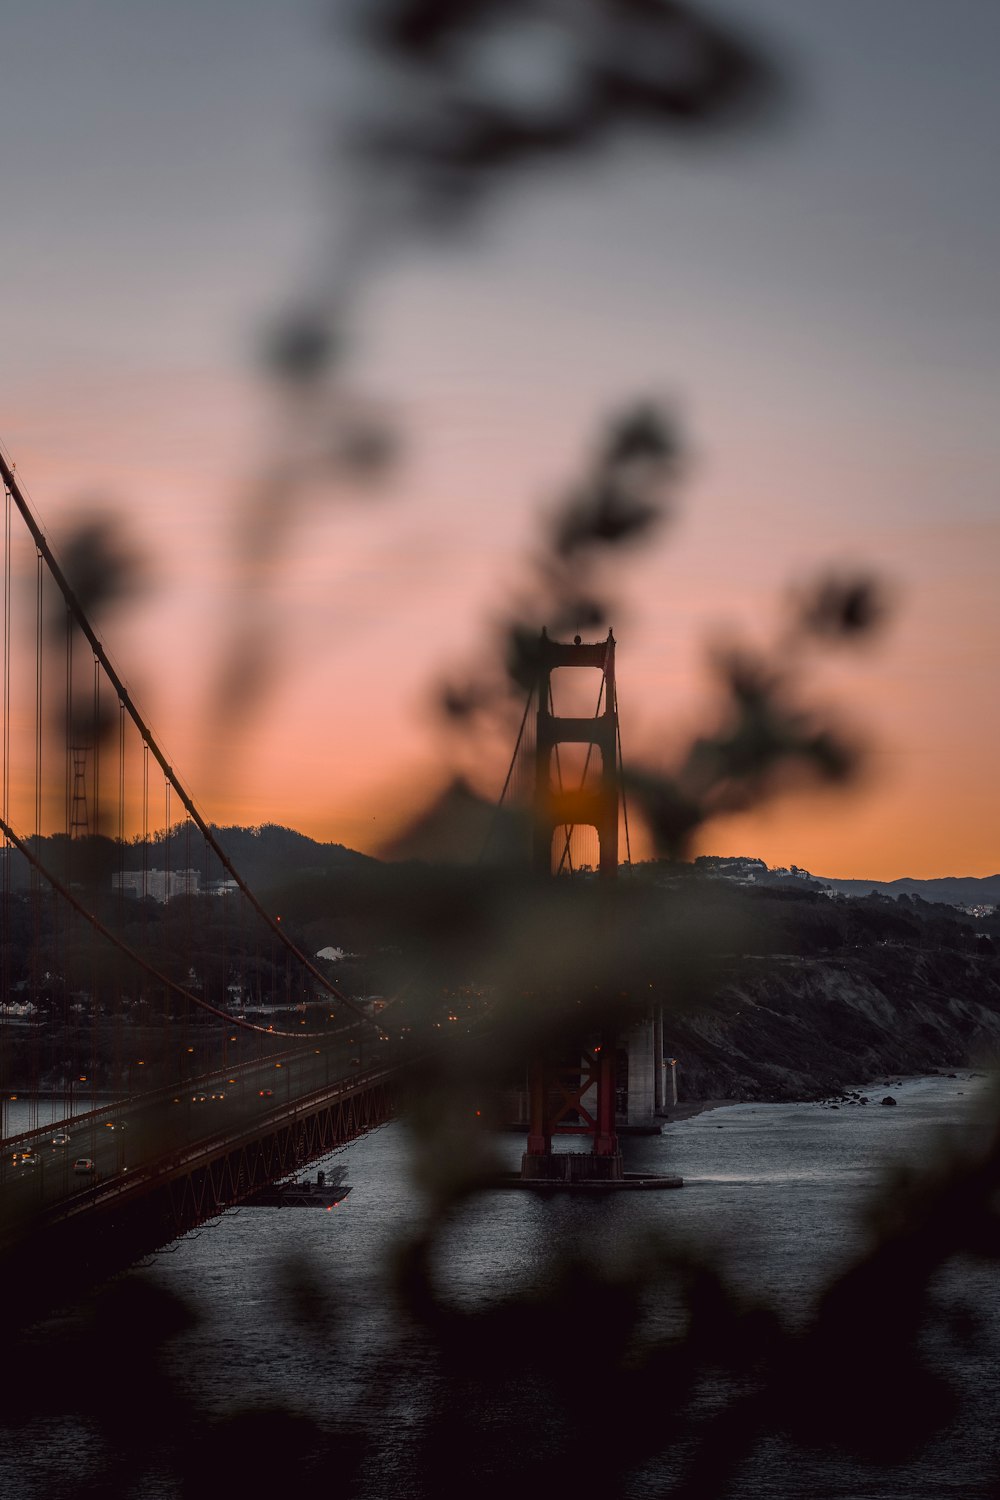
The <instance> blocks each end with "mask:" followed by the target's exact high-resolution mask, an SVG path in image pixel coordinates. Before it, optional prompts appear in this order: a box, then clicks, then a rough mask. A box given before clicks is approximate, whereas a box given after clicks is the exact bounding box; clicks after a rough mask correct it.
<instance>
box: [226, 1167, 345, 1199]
mask: <svg viewBox="0 0 1000 1500" xmlns="http://www.w3.org/2000/svg"><path fill="white" fill-rule="evenodd" d="M346 1176H347V1168H346V1167H334V1168H332V1169H331V1170H330V1171H328V1172H317V1173H316V1181H315V1182H313V1180H312V1178H311V1177H307V1178H306V1179H305V1181H304V1182H276V1183H274V1184H273V1185H272V1186H271V1187H266V1188H261V1190H260V1192H259V1193H254V1195H253V1197H252V1198H248V1199H247V1203H248V1205H249V1206H250V1207H252V1208H333V1207H334V1206H335V1204H337V1203H339V1202H340V1201H341V1199H343V1198H346V1197H347V1195H348V1193H349V1192H350V1191H351V1189H350V1187H349V1186H348V1185H347V1183H345V1181H344V1178H345V1177H346Z"/></svg>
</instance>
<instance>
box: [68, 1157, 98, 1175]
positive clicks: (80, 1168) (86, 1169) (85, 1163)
mask: <svg viewBox="0 0 1000 1500" xmlns="http://www.w3.org/2000/svg"><path fill="white" fill-rule="evenodd" d="M73 1171H74V1172H76V1173H78V1174H79V1175H80V1176H81V1177H90V1176H92V1175H93V1174H94V1173H95V1172H96V1171H97V1168H96V1167H95V1166H94V1163H93V1162H92V1161H91V1159H90V1157H89V1156H78V1157H77V1159H76V1161H75V1162H74V1163H73Z"/></svg>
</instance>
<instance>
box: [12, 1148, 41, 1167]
mask: <svg viewBox="0 0 1000 1500" xmlns="http://www.w3.org/2000/svg"><path fill="white" fill-rule="evenodd" d="M41 1159H42V1158H41V1157H40V1156H39V1155H38V1152H37V1151H15V1152H14V1165H15V1167H37V1166H38V1164H39V1162H40V1161H41Z"/></svg>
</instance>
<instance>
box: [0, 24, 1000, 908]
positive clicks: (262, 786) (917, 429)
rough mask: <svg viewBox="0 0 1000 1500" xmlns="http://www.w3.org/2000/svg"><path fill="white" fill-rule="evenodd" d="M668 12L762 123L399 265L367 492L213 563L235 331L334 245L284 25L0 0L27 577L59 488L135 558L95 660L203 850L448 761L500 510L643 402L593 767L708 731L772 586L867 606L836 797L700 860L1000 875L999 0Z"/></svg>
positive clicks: (541, 177) (12, 370) (352, 802)
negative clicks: (858, 588)
mask: <svg viewBox="0 0 1000 1500" xmlns="http://www.w3.org/2000/svg"><path fill="white" fill-rule="evenodd" d="M703 8H704V9H705V10H706V11H708V12H709V13H711V14H714V15H716V16H725V17H732V18H736V19H739V20H742V21H743V22H746V23H748V24H749V23H752V28H753V35H754V36H755V37H756V38H757V40H758V42H759V43H760V45H762V46H763V47H765V48H766V49H768V50H769V51H770V52H771V54H772V55H773V56H774V57H775V59H776V60H777V61H778V62H779V63H780V65H781V67H782V68H783V69H784V70H785V71H786V73H787V76H788V79H789V81H790V85H791V87H790V95H791V98H790V102H789V104H788V106H787V108H786V110H785V112H784V114H783V116H782V117H781V118H780V119H776V120H775V121H774V122H773V123H770V124H767V125H764V126H762V127H761V128H760V129H759V130H757V131H755V132H753V133H750V132H747V133H745V134H741V135H739V136H736V137H734V138H731V139H726V138H725V137H723V136H719V137H718V138H717V139H713V140H711V141H701V142H683V141H680V140H674V141H672V142H671V141H669V140H664V139H662V138H656V139H654V138H645V139H644V138H641V137H636V138H630V139H626V140H622V141H620V142H618V143H616V144H615V146H614V147H613V149H611V150H610V151H608V152H606V153H605V154H604V155H603V156H602V157H601V158H600V159H599V160H597V161H595V162H588V163H586V164H578V165H575V166H574V165H568V164H553V165H551V166H546V167H544V168H541V169H538V170H535V171H533V172H531V173H530V174H528V175H527V176H526V177H525V178H523V179H522V180H519V181H517V182H512V183H511V184H510V185H509V186H508V187H507V188H506V189H505V190H504V191H503V192H502V193H501V194H498V195H497V196H496V197H494V198H493V200H492V201H491V203H490V205H489V207H488V210H487V212H486V213H485V214H484V215H483V217H482V218H481V219H480V220H479V221H478V222H477V224H476V226H475V228H474V230H473V231H471V232H470V233H469V234H467V235H463V236H459V237H453V238H448V237H440V238H438V239H433V238H429V239H426V240H424V241H421V242H414V243H410V244H407V245H405V246H401V247H399V249H398V251H397V253H396V255H395V256H394V257H393V258H392V259H391V260H390V262H389V263H388V264H387V265H385V266H384V267H382V268H378V269H377V270H376V271H375V273H373V274H372V275H371V276H370V277H369V278H368V280H367V282H366V284H365V286H364V295H363V298H362V300H361V301H360V302H359V304H358V306H357V307H356V309H355V319H354V336H355V347H354V349H353V351H352V361H353V366H352V375H353V378H354V379H355V381H356V383H357V385H358V387H359V388H361V389H363V390H364V391H365V392H367V393H369V394H370V395H371V396H372V397H373V398H375V399H377V400H378V402H379V403H380V404H381V406H382V407H384V409H385V410H386V411H387V412H389V413H391V415H392V417H393V419H394V420H395V422H396V423H397V424H398V427H399V430H400V433H401V435H402V456H401V461H400V464H399V466H398V470H397V472H396V473H395V475H394V476H393V479H392V482H391V484H389V485H387V486H386V488H385V491H384V492H382V491H375V492H371V493H364V494H362V495H359V496H345V495H343V494H336V495H326V496H324V495H317V496H316V497H315V498H314V499H313V500H312V502H311V503H310V505H309V506H308V507H305V508H300V509H299V510H298V511H297V513H296V514H294V515H290V516H289V519H288V525H287V526H286V527H285V529H284V534H283V536H282V540H281V546H280V548H277V547H276V548H272V549H271V550H270V553H269V555H268V557H267V559H266V565H257V566H254V567H250V566H249V565H248V564H247V563H246V561H245V559H244V560H243V561H241V558H242V557H243V554H241V552H240V549H239V546H238V545H237V541H238V538H239V535H240V528H241V526H242V525H243V524H244V519H243V518H244V501H245V494H246V491H247V487H248V485H249V484H250V482H251V481H252V477H253V475H254V473H255V472H259V470H260V467H261V466H262V465H263V464H264V463H265V462H266V460H267V455H268V453H269V451H270V450H269V444H270V442H271V434H272V432H273V431H274V430H275V428H276V427H277V414H276V412H275V410H274V398H273V395H272V393H270V392H269V390H268V389H267V387H266V385H265V383H264V382H263V380H262V379H261V377H260V373H259V370H258V368H257V366H256V365H255V356H256V350H257V348H258V345H259V340H260V334H261V330H262V328H263V327H264V326H265V325H266V324H267V323H268V322H269V321H270V320H271V319H272V318H273V317H274V316H275V315H276V314H277V313H280V312H281V310H282V309H283V308H285V307H286V306H288V305H290V304H294V302H295V301H296V300H297V297H298V295H299V293H300V290H301V289H302V288H306V289H307V290H308V288H309V287H310V286H312V285H314V284H315V282H316V280H317V278H321V276H322V270H323V260H324V256H325V255H327V254H328V253H330V251H329V247H330V246H331V245H333V244H335V243H336V239H337V229H338V225H337V214H338V211H340V209H339V205H338V196H337V191H336V180H335V179H331V175H330V171H329V166H328V162H329V149H328V143H329V141H330V139H331V135H332V124H331V121H332V119H333V117H334V115H335V114H336V106H337V105H338V103H339V101H340V99H341V96H342V89H343V73H344V69H343V61H344V60H343V57H342V56H338V55H336V53H335V49H334V47H333V45H332V43H331V41H330V34H329V27H328V25H325V24H324V22H323V19H322V8H321V7H320V6H319V5H318V4H303V5H300V6H296V5H295V4H290V3H289V4H279V3H277V0H215V3H214V4H212V5H209V6H206V5H203V4H198V3H195V0H172V3H171V4H170V5H163V4H156V3H155V0H140V3H136V0H88V3H80V4H78V5H74V6H66V5H65V4H64V3H62V0H13V3H11V4H10V5H9V6H8V7H7V9H6V16H5V26H4V81H3V88H2V90H0V141H2V143H3V144H2V147H0V151H2V157H0V160H2V169H0V171H2V182H3V190H4V191H3V199H4V215H3V223H2V228H0V266H2V269H3V275H2V280H0V309H2V328H3V341H2V355H0V440H2V441H3V443H4V445H5V447H6V449H7V450H8V451H9V452H10V454H11V455H12V456H13V458H14V459H15V460H16V461H17V466H18V475H19V477H21V478H23V480H24V482H25V484H26V486H27V488H28V490H29V491H30V494H31V497H32V500H33V503H34V506H35V509H36V513H37V514H38V515H39V517H40V519H41V520H42V523H43V525H44V527H45V529H46V531H47V533H48V535H49V536H50V538H51V540H52V542H53V544H54V546H55V547H56V550H57V551H58V548H59V539H60V536H61V535H66V534H67V533H68V530H69V528H70V527H71V526H72V522H73V516H74V513H75V512H77V511H78V510H79V509H80V507H81V506H85V505H91V504H92V503H93V502H94V500H95V498H96V499H97V500H98V501H99V502H100V503H101V504H102V505H104V506H106V507H110V508H112V509H113V510H114V512H115V513H116V514H117V515H118V516H119V517H120V518H121V522H122V527H123V533H124V534H125V535H126V536H127V537H128V539H129V541H130V544H131V545H133V546H134V547H135V548H136V549H137V550H138V551H139V552H140V553H141V554H142V555H143V556H144V557H145V559H146V571H147V576H148V579H149V585H150V586H149V588H148V589H147V590H146V591H145V592H144V593H143V595H142V596H141V597H140V598H138V599H136V600H135V601H133V602H132V603H131V604H129V605H127V606H122V607H121V608H120V609H119V610H118V611H117V612H115V613H112V614H109V615H108V617H107V619H106V620H105V621H103V622H102V633H103V636H104V638H105V640H106V642H107V645H108V647H109V649H110V651H111V653H112V655H113V656H114V658H115V660H116V661H117V663H118V665H119V667H120V669H121V670H122V672H123V673H124V675H125V676H126V678H127V679H128V681H129V684H130V685H131V686H132V687H133V689H134V690H135V692H136V694H137V696H138V698H139V700H140V701H141V703H142V705H143V707H144V708H145V710H146V711H147V713H148V715H149V718H150V719H151V721H152V723H153V725H154V727H155V728H156V730H157V731H158V733H159V735H160V738H161V740H162V741H163V743H164V748H165V749H166V751H167V753H168V754H169V755H170V757H171V759H172V762H173V765H174V766H175V768H176V769H177V770H178V772H179V774H180V775H181V777H182V779H183V780H184V781H185V783H186V784H187V785H188V787H189V788H190V790H191V791H192V793H193V795H194V797H195V799H196V801H197V802H198V803H199V806H200V807H201V809H202V811H203V812H204V813H205V815H206V816H208V817H209V818H211V819H212V820H214V821H217V822H241V823H258V822H278V823H285V824H288V825H290V826H293V827H296V828H299V829H301V830H302V831H303V832H306V833H309V834H311V835H312V836H314V837H316V838H321V839H331V840H336V841H339V842H343V843H346V844H348V845H350V846H352V847H355V848H359V849H362V850H370V851H374V850H376V849H377V848H378V847H379V845H380V843H381V842H382V841H383V840H384V839H386V838H388V837H389V835H390V834H391V832H392V830H393V828H394V826H395V824H396V823H397V821H398V819H399V816H400V813H401V811H402V810H404V809H405V808H407V807H413V806H414V805H415V804H416V802H417V800H418V799H419V795H420V793H421V791H422V790H426V788H427V785H428V777H429V776H432V775H435V774H437V773H438V772H440V771H442V770H444V769H446V767H447V764H448V762H447V755H448V747H447V741H446V740H445V739H444V738H443V737H442V733H441V731H440V729H439V727H438V726H437V724H436V722H435V719H434V716H433V714H432V713H431V710H430V703H431V699H432V695H433V690H434V687H435V686H436V685H437V684H438V683H439V682H440V680H441V679H442V677H443V676H445V675H446V674H447V673H448V672H449V671H455V672H456V673H457V672H460V671H462V670H463V669H466V668H467V667H468V666H469V664H470V663H473V662H474V661H475V660H476V657H477V653H481V652H483V651H484V650H485V649H486V644H487V642H488V639H489V627H490V623H491V621H492V620H493V619H494V618H495V616H496V615H497V614H498V613H499V612H500V611H502V610H503V608H504V607H505V604H506V603H507V601H508V598H509V595H510V592H511V591H512V590H513V589H514V588H515V587H516V585H517V583H518V580H519V577H520V570H521V566H522V561H523V559H524V558H525V557H526V556H528V555H529V554H530V553H531V551H532V549H533V548H534V545H535V541H536V537H537V535H538V525H539V512H540V508H542V507H545V506H546V505H548V504H550V503H551V501H552V499H553V497H554V496H557V495H558V494H559V492H560V490H561V489H562V487H563V486H564V485H565V484H566V483H567V482H569V481H572V479H573V478H574V477H575V476H576V475H578V474H579V473H580V472H581V470H582V468H583V466H584V464H585V462H586V457H587V454H588V451H589V449H590V446H591V444H592V441H593V438H594V435H595V433H596V432H597V431H598V429H599V427H600V424H601V422H602V421H603V420H604V418H605V417H606V416H607V415H608V414H609V413H613V412H614V411H615V410H617V409H619V408H621V407H622V405H623V404H625V403H627V402H628V401H630V400H631V399H633V398H635V397H643V398H645V397H656V398H661V399H662V400H663V401H664V402H665V404H666V405H667V407H668V408H669V409H671V410H672V411H673V412H674V413H675V415H676V418H677V420H678V422H679V425H680V427H681V430H682V431H683V433H684V435H685V444H686V448H687V451H688V462H687V470H686V476H685V479H684V483H683V485H682V487H681V490H680V495H679V504H678V513H677V515H676V517H675V519H674V521H673V524H672V526H671V527H670V529H669V530H668V531H667V532H665V533H664V536H663V540H662V546H659V547H657V548H645V549H643V551H642V552H641V553H640V554H639V555H638V556H636V557H635V558H634V559H633V565H632V568H631V571H630V574H629V577H628V581H627V589H626V590H625V592H626V594H627V599H626V602H625V604H624V605H623V613H622V616H621V618H620V619H616V620H615V621H613V624H614V627H615V634H616V636H617V638H618V641H619V652H618V678H619V697H620V703H621V715H622V736H623V748H624V751H625V755H626V758H628V757H629V756H630V755H638V754H640V753H641V754H642V755H643V756H645V757H647V758H648V759H651V760H654V761H655V760H657V759H659V760H661V761H663V762H664V763H666V762H668V761H669V758H670V756H671V754H672V753H674V752H676V750H677V749H678V748H679V747H680V746H682V745H683V744H684V742H685V739H686V737H688V736H689V735H690V734H691V733H692V732H695V731H697V730H698V729H699V728H700V727H701V726H702V725H703V724H704V723H705V722H706V717H707V716H708V715H709V714H710V703H709V696H708V688H707V685H706V684H707V679H706V674H705V659H706V653H707V649H708V646H709V644H710V643H711V642H712V641H713V640H716V639H718V638H719V636H720V635H737V636H741V637H744V638H747V639H750V640H753V641H759V642H767V641H768V640H769V639H771V638H772V637H773V636H774V635H775V634H776V632H777V630H778V628H779V624H780V618H781V608H782V603H783V600H784V598H785V596H786V593H787V590H788V588H789V587H790V586H791V585H794V584H795V583H801V582H802V581H803V580H804V579H806V578H809V577H812V576H814V575H816V574H817V573H819V572H821V571H822V570H823V569H824V568H825V567H827V566H836V567H847V566H851V565H860V566H863V567H865V568H866V569H872V570H874V571H876V572H878V573H879V574H881V575H882V576H884V578H885V579H886V580H887V584H888V586H889V590H890V593H891V596H892V598H893V600H894V617H893V619H892V622H891V624H890V625H889V626H888V627H887V628H886V630H885V631H884V632H883V633H882V634H881V635H880V636H879V638H878V640H877V641H874V642H872V644H871V646H870V648H869V649H867V650H866V651H864V652H863V653H861V654H859V655H858V656H856V657H855V656H851V657H848V656H847V655H844V656H843V657H840V656H838V657H837V658H835V659H833V660H830V661H818V662H817V667H816V672H815V679H814V680H812V681H810V683H809V694H810V697H811V699H812V701H814V702H816V703H818V704H821V705H823V706H828V707H830V708H831V709H832V710H834V711H835V712H836V714H837V716H838V718H839V719H840V720H842V721H843V722H844V723H846V724H847V725H848V726H849V727H850V729H851V730H853V731H855V732H857V733H858V734H859V735H861V736H862V737H863V738H864V740H865V741H866V742H867V743H868V744H869V746H870V752H869V762H868V765H869V769H868V773H867V776H866V777H865V779H864V782H863V784H862V785H861V786H860V787H859V788H858V789H857V790H856V791H854V792H853V793H852V794H851V795H850V796H848V797H845V796H842V795H840V796H837V797H836V798H834V797H833V796H832V795H830V796H827V797H824V798H822V799H819V800H806V799H805V798H802V797H798V798H789V799H788V800H787V801H786V802H783V803H782V804H780V806H776V807H773V808H770V809H769V810H768V811H767V812H766V814H765V813H758V814H755V815H753V816H749V815H748V816H746V817H744V818H741V819H740V820H736V821H733V822H731V823H728V824H720V825H717V826H715V827H713V828H711V829H710V830H708V832H707V833H706V835H705V839H704V843H703V848H704V849H705V850H706V851H711V852H714V853H719V854H727V853H732V854H736V853H743V854H751V855H757V856H760V857H762V858H764V859H766V860H767V861H768V862H769V863H770V864H788V863H791V862H794V863H796V864H799V865H802V866H805V867H807V868H809V869H810V870H813V871H814V872H816V873H819V874H825V875H830V876H843V877H862V878H863V877H870V878H872V879H892V878H894V877H897V876H902V875H910V876H917V877H929V876H936V875H946V874H954V875H987V874H992V873H995V872H996V871H997V870H998V869H1000V847H998V839H1000V832H998V831H1000V778H998V776H997V772H996V746H997V742H998V738H1000V698H998V693H997V683H998V678H1000V673H998V667H1000V588H998V562H1000V507H998V498H1000V497H998V472H1000V470H998V465H997V456H998V447H1000V403H998V391H1000V295H998V290H997V267H998V266H1000V199H998V196H997V193H996V161H997V154H998V146H1000V91H998V90H997V87H996V59H997V57H998V55H1000V6H997V5H995V4H993V3H991V0H948V3H947V4H946V5H945V4H941V3H940V0H905V3H903V0H839V3H838V4H836V5H831V4H829V3H828V0H727V3H722V0H716V3H713V4H711V5H707V4H706V5H705V6H704V7H703ZM338 91H341V93H338ZM251 594H252V595H253V597H254V598H256V599H259V601H260V603H261V609H262V618H264V619H266V620H268V621H269V622H270V624H269V630H270V634H271V639H272V640H273V642H274V654H275V664H276V675H275V677H274V680H273V681H272V682H271V683H270V686H269V689H268V692H267V694H266V696H265V697H264V699H263V701H262V702H261V704H260V705H259V707H258V709H257V710H256V712H255V713H254V715H253V717H252V718H251V719H250V720H249V721H248V722H247V723H246V724H244V725H242V726H241V727H240V731H239V733H238V735H236V736H234V742H233V743H231V744H229V743H227V744H226V746H225V752H224V755H223V754H222V753H221V752H220V751H219V741H218V738H217V737H216V735H215V731H214V730H210V729H209V727H208V726H210V725H211V723H212V719H211V715H210V714H209V712H208V710H207V707H206V704H207V700H208V696H209V694H210V692H211V688H212V683H213V681H214V668H215V667H217V662H218V655H219V653H220V652H221V651H222V649H223V646H224V642H225V640H226V637H227V631H228V629H229V625H230V617H231V615H232V612H233V610H234V609H235V608H237V607H238V603H239V601H240V600H241V599H242V600H243V601H245V600H246V598H247V597H248V595H251ZM498 789H499V788H498Z"/></svg>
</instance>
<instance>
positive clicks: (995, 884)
mask: <svg viewBox="0 0 1000 1500" xmlns="http://www.w3.org/2000/svg"><path fill="white" fill-rule="evenodd" d="M814 878H815V879H816V880H818V881H819V882H820V884H821V885H825V886H829V888H830V890H832V891H838V892H839V893H840V894H841V895H843V896H867V895H868V894H869V892H870V891H878V893H879V895H882V896H921V897H922V898H923V899H924V900H925V901H938V902H943V903H945V904H946V905H948V906H996V905H998V904H1000V875H984V876H982V877H981V878H979V877H977V876H974V875H943V876H941V877H939V878H938V879H936V880H911V879H910V878H909V877H908V876H904V877H902V878H901V879H899V880H837V879H834V878H832V877H830V876H827V875H817V876H815V877H814Z"/></svg>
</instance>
